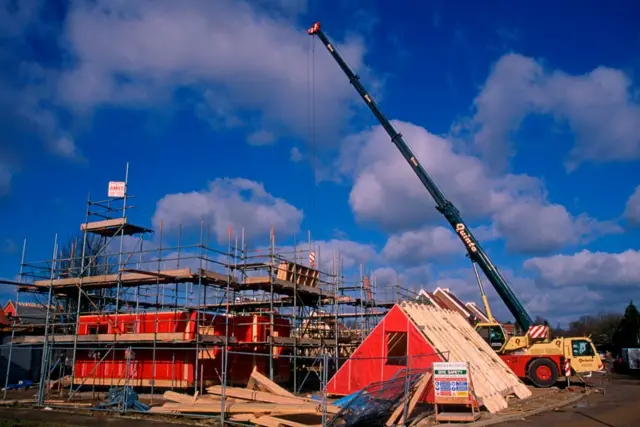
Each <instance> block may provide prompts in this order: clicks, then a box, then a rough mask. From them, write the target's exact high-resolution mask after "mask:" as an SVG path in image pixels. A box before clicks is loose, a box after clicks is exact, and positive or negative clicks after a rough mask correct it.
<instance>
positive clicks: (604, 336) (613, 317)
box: [553, 312, 622, 349]
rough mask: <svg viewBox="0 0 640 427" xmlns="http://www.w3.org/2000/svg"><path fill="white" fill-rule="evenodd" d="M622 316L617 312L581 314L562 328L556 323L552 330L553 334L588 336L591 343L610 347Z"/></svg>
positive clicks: (601, 346)
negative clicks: (566, 326)
mask: <svg viewBox="0 0 640 427" xmlns="http://www.w3.org/2000/svg"><path fill="white" fill-rule="evenodd" d="M621 319H622V316H621V315H620V314H618V313H606V312H602V313H598V314H596V315H587V316H581V317H580V318H579V319H576V320H574V321H572V322H570V323H569V326H568V328H566V329H564V328H561V327H560V325H558V326H557V327H556V328H555V329H554V331H553V335H554V336H560V337H579V336H590V337H591V339H592V340H593V343H594V344H595V345H596V346H598V347H599V348H603V349H607V348H611V346H612V341H613V335H614V333H615V331H616V328H617V327H618V324H619V323H620V320H621Z"/></svg>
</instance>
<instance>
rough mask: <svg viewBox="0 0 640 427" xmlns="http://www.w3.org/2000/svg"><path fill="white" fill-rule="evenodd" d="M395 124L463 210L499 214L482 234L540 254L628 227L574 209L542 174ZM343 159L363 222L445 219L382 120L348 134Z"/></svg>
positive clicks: (402, 226) (407, 225)
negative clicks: (502, 169) (491, 162)
mask: <svg viewBox="0 0 640 427" xmlns="http://www.w3.org/2000/svg"><path fill="white" fill-rule="evenodd" d="M393 124H394V125H395V126H396V127H397V128H398V130H399V131H400V132H401V133H402V134H403V135H404V136H405V138H406V140H407V141H408V143H409V144H411V146H412V149H413V151H414V154H415V155H416V157H417V158H418V160H419V161H420V162H421V163H422V165H423V166H424V167H425V169H426V170H427V171H428V172H429V173H430V175H431V176H432V178H433V179H434V181H435V182H436V183H437V184H438V185H439V186H440V188H441V189H442V191H443V192H444V193H445V194H446V195H447V197H448V198H449V199H450V200H451V201H452V202H453V203H454V204H455V205H456V206H457V207H458V209H460V211H461V213H462V216H463V218H465V220H467V221H469V222H471V223H472V222H474V221H477V220H485V219H492V220H493V221H494V224H493V226H491V227H489V228H487V227H486V226H485V227H483V228H481V229H480V235H482V236H483V237H488V238H496V237H498V236H501V237H503V238H504V239H505V240H506V242H507V246H508V248H509V249H510V250H513V251H517V252H525V253H531V254H538V253H543V252H548V251H551V250H556V249H559V248H561V247H563V246H565V245H571V244H579V243H583V242H586V241H590V240H592V239H594V238H595V237H597V236H600V235H603V234H608V233H615V232H619V231H620V229H619V227H617V226H616V225H614V224H611V223H609V222H600V221H597V220H595V219H593V218H590V217H588V216H587V215H586V214H581V215H578V216H573V215H571V214H570V213H569V212H567V210H566V209H565V208H564V207H563V206H561V205H558V204H554V203H551V202H550V201H549V200H548V198H547V194H546V189H545V186H544V184H543V183H542V182H541V181H540V180H539V179H537V178H534V177H531V176H528V175H524V174H520V175H514V174H506V175H496V174H493V173H490V172H489V169H488V168H487V166H485V165H484V164H483V163H482V162H481V161H480V160H479V159H478V158H476V157H473V156H471V155H469V154H466V153H463V152H460V151H457V150H456V149H455V146H454V144H453V142H451V141H449V140H447V139H444V138H441V137H438V136H436V135H433V134H431V133H429V132H428V131H426V130H425V129H423V128H421V127H419V126H416V125H413V124H409V123H405V122H401V121H393ZM338 167H339V169H340V171H341V173H343V174H345V175H347V176H350V177H351V178H352V180H353V186H352V189H351V193H350V196H349V203H350V206H351V209H352V211H353V212H354V214H355V216H356V219H357V220H358V221H359V222H361V223H375V224H378V225H379V226H380V227H382V228H383V229H384V230H386V231H390V232H403V231H407V230H416V229H419V228H421V227H423V226H424V225H425V224H428V223H431V222H433V221H436V223H439V224H442V223H443V221H444V218H443V216H442V215H441V214H440V213H439V212H437V211H436V209H435V208H434V202H433V199H432V198H431V196H430V195H429V193H428V192H427V191H426V189H425V188H424V186H423V185H422V184H421V183H420V181H419V180H418V178H417V177H416V176H415V174H414V172H413V170H412V168H411V167H410V166H409V165H408V164H407V162H406V161H405V159H404V158H403V157H402V156H401V155H400V153H399V152H398V150H397V149H396V148H395V146H393V144H391V143H390V141H389V138H388V136H387V134H386V133H385V132H384V130H383V129H382V128H381V127H380V126H376V127H374V128H373V129H370V130H366V131H364V132H361V133H359V134H356V135H353V136H350V137H348V138H347V139H346V142H345V144H344V149H343V151H342V153H341V156H340V160H339V163H338ZM532 223H533V224H536V225H537V226H535V227H534V226H532ZM480 235H479V236H478V238H479V237H480ZM407 236H409V235H407ZM460 246H461V244H460Z"/></svg>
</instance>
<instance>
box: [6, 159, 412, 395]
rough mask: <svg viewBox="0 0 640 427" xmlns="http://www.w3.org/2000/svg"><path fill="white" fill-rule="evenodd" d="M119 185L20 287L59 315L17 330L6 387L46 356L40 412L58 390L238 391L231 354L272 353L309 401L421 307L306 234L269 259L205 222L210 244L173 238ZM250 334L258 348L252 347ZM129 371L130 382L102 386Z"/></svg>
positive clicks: (28, 271) (272, 365)
mask: <svg viewBox="0 0 640 427" xmlns="http://www.w3.org/2000/svg"><path fill="white" fill-rule="evenodd" d="M111 184H112V183H110V185H111ZM113 184H114V185H115V187H114V188H115V189H116V190H115V191H114V193H112V194H110V197H108V198H107V199H105V200H98V201H93V200H91V198H90V197H89V199H88V201H87V209H86V214H85V221H84V223H83V224H81V226H80V232H81V236H79V237H80V238H78V239H76V240H73V241H71V242H67V244H66V246H65V245H63V244H61V243H60V239H59V238H58V236H57V235H56V237H55V239H54V247H53V256H52V258H51V259H48V260H44V261H37V262H27V261H25V254H26V242H25V245H24V246H23V256H22V262H21V266H20V276H19V277H20V280H19V282H18V283H12V284H15V285H17V297H16V301H19V300H20V295H21V294H29V295H31V298H32V299H35V300H37V301H38V302H40V303H41V304H42V306H43V307H46V315H45V316H44V319H43V321H42V323H41V324H38V325H31V328H32V329H33V327H34V326H35V327H36V328H38V327H39V328H41V329H40V331H41V333H40V334H23V333H20V331H21V329H20V328H19V327H18V326H17V325H16V322H15V320H14V323H13V325H12V327H11V338H10V340H9V344H8V345H9V346H10V352H9V358H8V361H7V376H6V380H5V387H6V385H7V384H6V383H7V382H8V378H9V373H8V370H9V369H10V366H11V351H12V349H13V348H14V347H16V348H21V347H22V348H24V347H26V346H31V347H40V348H41V349H42V354H43V356H42V365H41V369H40V375H41V378H40V381H39V389H38V403H39V404H43V403H44V401H45V400H46V398H47V395H48V393H49V391H50V390H51V389H52V387H53V384H58V389H59V391H60V395H63V391H64V389H65V388H66V387H68V393H67V394H66V396H68V398H69V399H71V397H72V396H73V395H74V394H75V393H78V392H79V391H80V390H81V389H86V388H87V387H91V389H92V390H94V391H95V389H96V387H100V386H112V387H113V386H120V387H122V386H134V387H144V388H149V389H150V392H151V395H153V394H154V391H155V390H156V389H174V388H180V389H191V390H193V391H194V392H195V391H200V392H202V390H203V388H204V387H206V386H208V385H210V384H213V383H219V384H224V385H226V384H229V383H233V381H234V377H233V375H235V374H233V375H231V372H232V368H231V367H230V362H229V360H228V358H229V352H230V351H231V352H237V353H238V354H240V353H242V352H243V351H249V352H254V353H258V352H260V351H264V353H265V354H267V355H268V357H267V359H268V361H267V362H266V364H265V366H264V370H265V371H266V372H265V374H266V375H267V376H268V377H269V378H270V379H271V380H276V381H283V376H282V375H279V374H281V373H282V372H283V369H282V367H283V365H282V361H283V360H288V361H290V363H291V366H292V367H291V369H290V370H289V369H284V370H285V371H290V372H293V375H292V377H291V378H284V381H287V382H288V383H290V385H291V386H292V387H293V390H301V389H302V387H303V385H304V384H303V383H304V381H305V380H306V379H307V378H309V376H310V374H313V375H316V376H318V377H319V376H320V375H321V374H319V371H318V366H320V365H322V369H327V364H326V363H324V364H321V363H319V362H320V361H322V360H331V362H329V363H330V364H331V365H332V366H331V367H330V368H331V369H330V370H331V371H334V372H335V370H337V369H338V368H339V365H340V363H339V360H345V359H346V358H348V357H349V356H350V355H351V353H352V352H353V350H354V349H355V348H356V347H357V346H358V345H359V344H360V343H361V342H362V340H363V338H364V337H365V336H366V335H368V333H369V332H370V331H371V329H372V328H373V327H375V325H377V323H378V321H379V319H380V318H381V317H382V316H384V315H385V314H386V312H387V310H388V309H389V308H390V307H392V306H393V304H394V303H395V302H396V301H398V300H400V299H406V298H407V297H408V296H409V297H413V296H415V294H414V293H412V292H411V291H409V290H407V289H403V288H401V287H399V286H396V287H394V288H393V289H392V290H391V295H392V297H389V294H388V293H387V295H386V296H387V298H386V300H385V301H381V300H378V299H376V295H377V294H379V293H383V292H380V290H379V289H377V284H376V281H375V278H371V277H370V275H368V274H365V269H364V267H363V266H360V271H359V274H357V275H355V276H354V277H353V278H351V279H349V278H347V277H346V275H345V274H343V267H342V260H341V257H340V254H329V257H328V260H323V259H322V255H323V254H321V253H320V249H321V248H317V249H315V248H314V244H313V242H312V240H311V236H310V233H309V236H308V239H307V241H306V242H304V243H302V244H300V243H299V242H296V239H295V236H292V237H293V243H292V244H290V245H286V246H278V245H277V244H276V233H275V230H273V229H271V233H270V239H269V244H268V246H267V247H260V248H258V247H253V248H251V247H249V244H248V242H246V241H245V238H244V230H240V233H239V234H240V235H239V236H238V235H237V234H234V232H233V230H232V228H231V227H229V232H228V239H227V242H226V245H225V246H226V247H224V248H221V247H220V246H221V245H220V242H219V241H214V242H212V239H211V230H210V228H209V227H208V226H207V225H206V224H205V222H204V221H200V226H199V230H198V231H197V233H192V232H189V230H186V228H185V229H183V227H182V226H178V227H177V236H172V237H170V238H168V237H167V236H166V230H165V227H164V225H163V224H162V223H160V224H159V227H158V229H157V230H152V229H150V228H147V227H142V226H138V225H135V224H133V223H131V222H130V221H129V216H130V213H131V210H132V207H133V206H131V204H130V202H131V200H132V199H133V196H131V195H129V194H128V185H129V183H128V165H127V173H126V177H125V181H124V182H119V183H113ZM150 237H153V238H150ZM167 241H171V242H172V244H168V243H167ZM173 243H175V244H173ZM325 256H326V254H325ZM316 262H317V263H316ZM316 265H317V267H316ZM386 290H387V292H388V291H389V289H386ZM132 319H133V320H132ZM149 319H151V320H149ZM243 322H244V323H243ZM178 323H181V324H180V325H178ZM285 323H286V324H287V325H288V327H286V328H285V329H283V328H284V326H283V325H284V324H285ZM168 325H169V326H168ZM190 328H191V329H190ZM241 330H242V331H244V330H249V331H250V336H249V337H248V338H246V337H245V338H243V339H241V338H239V336H238V335H239V334H241V332H239V331H241ZM259 331H261V332H259ZM282 331H285V332H284V333H282ZM221 349H222V351H221ZM136 353H138V354H147V355H150V357H151V359H152V362H151V369H152V372H151V375H150V377H151V379H150V380H141V379H140V378H137V377H136V374H135V372H134V371H135V370H136V369H147V367H141V365H139V364H136V363H137V362H136V361H135V359H136ZM187 353H189V354H191V355H192V356H186V355H185V354H187ZM168 354H173V356H172V357H173V358H172V359H171V360H169V359H168V358H167V357H168V356H167V355H168ZM176 354H179V355H180V356H179V357H183V358H185V363H186V359H189V360H191V361H192V365H193V366H192V368H190V369H191V371H190V372H191V374H190V375H186V374H185V376H181V377H179V378H176V377H175V372H174V371H176V370H177V368H175V367H176V366H178V365H176V363H178V362H179V361H178V360H176ZM89 359H91V360H93V362H91V360H89ZM212 359H215V360H216V362H215V363H213V364H211V363H209V362H208V361H210V360H212ZM118 361H120V362H123V363H125V365H126V368H125V369H124V370H123V371H121V372H119V373H118V374H114V373H113V372H111V374H110V375H111V378H110V380H109V381H105V380H104V378H102V377H101V379H96V378H98V375H97V372H99V371H100V372H105V370H107V369H112V370H114V369H115V368H113V366H115V365H114V364H116V363H117V362H118ZM89 362H91V363H89ZM83 363H85V364H86V366H87V369H86V370H85V372H83V373H81V372H79V371H80V369H79V366H81V365H82V364H83ZM233 363H235V362H234V361H232V364H233ZM110 364H111V365H110ZM108 366H112V367H111V368H108ZM185 369H186V368H185ZM87 370H88V371H89V372H86V371H87ZM164 371H167V372H165V373H164V374H163V372H164ZM169 371H170V372H169ZM185 372H186V371H185ZM326 374H327V373H326V372H323V373H322V375H326ZM163 375H164V377H163ZM167 375H170V377H169V376H167ZM163 378H164V379H163ZM241 380H243V379H241ZM5 398H6V391H5Z"/></svg>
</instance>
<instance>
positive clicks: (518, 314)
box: [307, 22, 533, 333]
mask: <svg viewBox="0 0 640 427" xmlns="http://www.w3.org/2000/svg"><path fill="white" fill-rule="evenodd" d="M307 33H308V34H309V35H316V36H318V37H319V38H320V40H321V41H322V43H324V45H325V47H326V48H327V50H328V51H329V53H330V54H331V56H333V59H335V61H336V62H337V63H338V65H339V66H340V68H341V69H342V71H343V72H344V73H345V74H346V75H347V77H348V78H349V81H350V82H351V84H352V85H353V87H354V88H355V89H356V91H357V92H358V93H359V94H360V96H361V97H362V99H364V101H365V102H366V103H367V105H368V106H369V108H370V109H371V111H372V112H373V114H374V115H375V116H376V118H377V119H378V121H379V122H380V124H381V125H382V127H383V128H384V130H385V131H387V134H389V137H391V142H393V143H394V144H395V146H396V147H397V148H398V150H400V153H402V156H403V157H404V158H405V159H406V160H407V162H408V163H409V165H410V166H411V167H412V169H413V171H414V172H415V174H416V175H417V176H418V178H419V179H420V182H422V185H424V186H425V188H426V189H427V191H429V194H431V197H433V200H435V202H436V209H437V210H438V211H439V212H440V213H442V214H443V215H444V217H445V218H446V219H447V221H448V222H449V224H451V227H453V229H454V230H455V232H456V234H457V235H458V237H459V238H460V240H462V243H464V245H465V247H466V248H467V251H468V252H469V256H470V257H471V260H472V261H473V262H475V263H477V264H478V265H479V266H480V268H481V269H482V271H483V272H484V274H485V275H486V276H487V279H489V281H490V282H491V284H492V285H493V287H494V288H495V290H496V292H497V293H498V295H500V298H502V300H503V301H504V303H505V305H506V306H507V308H508V309H509V311H510V312H511V314H512V315H513V317H514V318H515V320H516V322H517V323H518V324H519V325H520V327H521V328H522V329H523V331H524V332H525V333H526V332H527V330H528V329H529V327H530V326H531V325H532V324H533V321H532V320H531V317H530V316H529V314H528V313H527V311H526V310H525V308H524V307H523V306H522V304H521V303H520V301H519V300H518V298H516V296H515V294H514V293H513V291H512V290H511V288H510V287H509V285H508V284H507V282H506V280H505V279H504V278H503V277H502V275H501V274H500V272H498V269H497V268H496V267H495V266H494V265H493V264H492V263H491V260H489V257H488V256H487V254H486V253H485V251H484V250H483V249H482V246H480V243H478V241H477V240H476V239H475V237H473V234H471V231H469V229H468V228H467V226H466V224H465V223H464V221H463V220H462V218H461V217H460V212H459V211H458V209H457V208H456V207H455V206H454V205H453V204H452V203H451V202H450V201H449V200H447V199H446V197H445V196H444V194H443V193H442V191H440V189H439V188H438V187H437V186H436V184H435V182H433V180H432V179H431V177H430V176H429V174H428V173H427V171H426V170H425V169H424V168H423V167H422V165H421V164H420V163H419V162H418V159H416V157H415V156H414V154H413V152H412V151H411V149H410V148H409V146H408V145H407V143H406V142H405V141H404V139H402V135H401V134H400V133H398V132H397V131H396V129H395V128H394V127H393V125H392V124H391V122H389V120H388V119H387V118H386V117H385V116H384V115H383V114H382V112H381V111H380V109H378V106H377V105H376V103H375V102H374V101H373V98H372V97H371V95H369V93H368V92H367V91H366V89H365V88H364V86H363V85H362V83H360V78H359V77H358V76H357V75H356V74H354V72H353V71H351V68H349V66H348V65H347V63H346V62H345V61H344V59H342V56H340V54H339V53H338V51H337V50H336V48H335V47H334V46H333V44H332V43H331V42H330V41H329V38H328V37H327V35H326V34H325V33H324V32H323V31H322V29H321V27H320V23H319V22H316V23H314V24H313V25H312V26H311V28H309V29H308V30H307Z"/></svg>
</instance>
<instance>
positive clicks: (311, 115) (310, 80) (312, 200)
mask: <svg viewBox="0 0 640 427" xmlns="http://www.w3.org/2000/svg"><path fill="white" fill-rule="evenodd" d="M314 38H315V36H314V37H310V38H309V43H310V47H309V49H308V52H309V60H308V70H307V71H308V73H307V84H308V87H307V94H308V105H307V107H308V108H307V114H308V117H307V120H308V127H309V140H308V145H309V147H308V159H309V163H310V165H311V183H310V187H311V188H310V190H309V211H310V214H309V215H308V216H307V218H308V229H309V230H313V229H314V226H315V217H316V213H315V212H316V173H317V170H316V169H317V165H316V108H315V103H316V94H315V43H314ZM310 240H311V239H310ZM310 243H311V242H310Z"/></svg>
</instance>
